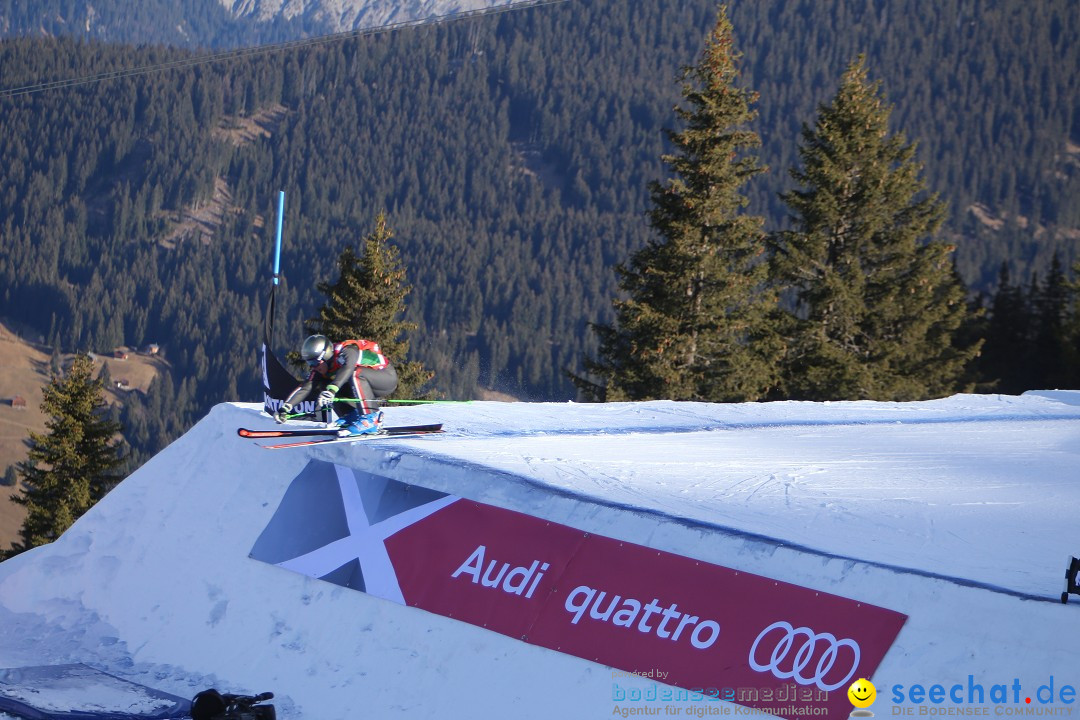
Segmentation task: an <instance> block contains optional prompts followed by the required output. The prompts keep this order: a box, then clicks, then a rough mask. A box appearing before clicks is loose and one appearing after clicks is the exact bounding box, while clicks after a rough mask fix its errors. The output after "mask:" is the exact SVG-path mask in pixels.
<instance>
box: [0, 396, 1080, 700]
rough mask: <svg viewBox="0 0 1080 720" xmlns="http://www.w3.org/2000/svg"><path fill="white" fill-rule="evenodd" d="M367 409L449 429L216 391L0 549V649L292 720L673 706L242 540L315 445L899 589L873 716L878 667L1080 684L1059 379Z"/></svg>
mask: <svg viewBox="0 0 1080 720" xmlns="http://www.w3.org/2000/svg"><path fill="white" fill-rule="evenodd" d="M387 418H388V424H412V423H423V422H432V421H442V422H444V423H445V424H446V427H447V429H448V431H449V432H448V434H446V435H442V436H429V437H423V438H416V439H395V440H375V441H363V442H359V443H353V444H333V445H330V446H326V447H321V448H318V447H314V448H305V449H290V450H277V451H267V450H263V449H260V448H259V447H258V444H257V443H256V442H253V441H250V440H243V439H240V438H238V437H237V436H236V434H235V431H236V428H237V427H238V426H246V427H271V426H272V425H273V423H272V421H271V420H269V419H268V418H266V417H265V416H262V415H260V414H259V412H258V406H255V405H249V404H226V405H219V406H217V407H215V408H214V409H213V410H212V411H211V413H210V414H209V415H208V416H207V417H206V418H205V419H203V420H202V421H201V422H200V423H198V424H197V425H196V426H195V427H194V428H193V429H192V430H191V431H190V432H188V433H187V434H186V435H185V436H184V437H182V438H181V439H179V440H178V441H177V442H175V443H174V444H172V445H171V446H170V447H168V448H167V449H166V450H164V451H163V452H162V453H160V454H159V455H158V456H157V457H155V458H154V459H153V460H151V461H150V462H149V463H147V464H146V465H145V466H144V467H143V468H142V469H140V470H139V471H138V472H136V473H135V474H134V475H132V476H131V477H130V478H128V479H127V480H125V481H124V482H123V483H122V484H121V485H120V486H119V487H118V488H116V490H114V491H113V492H112V493H110V495H109V496H108V497H106V498H105V499H104V500H103V501H102V502H101V503H99V504H98V505H97V506H96V507H95V508H94V509H93V510H92V511H91V512H90V513H88V514H87V515H86V516H85V517H83V518H82V519H81V520H80V521H79V522H78V523H76V524H75V526H74V527H72V528H71V529H70V530H69V531H68V532H67V533H65V534H64V536H63V537H61V538H60V539H59V540H58V541H56V542H54V543H53V544H51V545H49V546H45V547H42V548H38V549H36V550H34V551H31V552H28V553H25V554H23V555H21V556H18V557H16V558H14V559H12V560H9V561H7V562H5V563H3V564H0V667H16V666H28V665H45V664H57V663H71V662H84V663H86V664H88V665H90V666H92V667H96V668H99V669H101V670H104V671H107V672H110V673H113V674H115V675H118V676H121V677H126V678H128V679H131V680H133V681H136V682H140V683H143V684H146V685H149V686H151V687H156V688H158V689H161V690H164V691H167V692H171V693H174V694H176V695H180V696H182V697H190V696H192V695H193V694H194V693H195V692H197V691H198V690H201V689H204V688H206V687H210V686H215V687H218V688H219V689H221V690H223V691H230V692H252V693H254V692H260V691H264V690H272V691H273V692H274V693H275V694H276V695H277V699H276V700H275V704H276V705H277V707H278V713H279V717H282V718H304V719H307V720H335V719H337V718H341V719H342V720H344V719H345V718H355V717H367V718H390V717H408V718H436V717H438V718H462V719H465V718H469V719H473V718H502V717H515V718H550V717H556V716H563V717H566V718H592V717H610V716H612V714H613V712H617V711H620V709H628V708H630V709H633V708H640V707H646V706H651V707H655V708H661V707H664V708H665V709H667V708H672V707H677V706H679V705H680V704H679V703H671V702H667V703H664V702H656V703H651V704H650V703H644V702H639V703H625V702H621V701H616V699H617V695H615V694H613V687H614V686H615V685H618V687H619V689H620V690H625V689H628V688H637V689H639V690H640V691H641V692H647V691H648V690H649V688H652V687H655V686H654V685H653V684H652V681H649V680H644V679H638V678H626V677H621V676H618V677H615V674H614V673H613V672H612V670H611V669H610V668H607V667H604V666H601V665H597V664H594V663H591V662H587V661H585V660H581V659H578V658H575V657H571V656H567V655H563V654H560V653H556V652H552V651H549V650H545V649H542V648H538V647H534V646H530V645H528V644H525V643H523V642H520V641H518V640H514V639H511V638H509V637H505V636H503V635H499V634H496V633H493V632H489V631H486V630H482V629H479V628H477V627H474V626H472V625H468V624H465V623H462V622H459V621H456V620H452V619H449V618H445V617H441V616H438V615H434V614H431V613H427V612H424V611H422V610H417V609H412V608H405V607H402V606H400V605H396V604H394V603H390V602H387V601H385V600H382V599H379V598H375V597H372V596H370V595H366V594H364V593H361V592H356V591H353V590H349V589H347V588H343V587H339V586H336V585H332V584H329V583H326V582H323V581H319V580H314V579H311V578H307V577H304V576H302V575H299V574H295V573H292V572H289V571H286V570H283V569H281V568H278V567H274V566H272V565H268V564H265V563H262V562H259V561H257V560H253V559H251V558H249V557H248V553H249V552H250V551H251V549H252V546H253V545H254V544H255V541H256V539H257V538H258V537H259V535H260V533H262V532H263V530H264V528H266V526H267V524H268V522H269V520H270V518H271V516H272V515H273V514H274V512H275V510H276V509H277V507H278V505H279V503H280V501H281V499H282V497H283V494H284V493H285V491H286V489H287V488H288V487H289V484H290V482H291V481H292V480H293V478H294V477H296V476H297V475H298V474H299V473H300V472H301V470H302V469H303V468H304V467H305V466H306V465H307V463H308V462H309V461H310V460H311V459H320V460H325V461H329V462H333V463H336V464H338V465H343V466H347V467H351V468H356V469H359V470H363V471H367V472H370V473H373V474H376V475H380V476H384V477H388V478H392V479H394V480H399V481H402V482H405V483H409V484H413V485H418V486H422V487H426V488H430V489H433V490H438V491H441V492H447V493H451V494H453V495H458V496H461V497H464V498H468V499H471V500H476V501H479V502H482V503H486V504H488V505H494V506H498V507H502V508H506V509H510V510H516V511H519V512H523V513H526V514H528V515H532V516H536V517H539V518H542V519H546V520H550V521H552V522H557V523H560V524H563V525H567V526H570V527H573V528H577V529H580V530H584V531H587V532H589V533H594V534H599V535H604V536H608V537H612V538H616V539H619V540H624V541H628V542H632V543H636V544H639V545H645V546H648V547H650V548H655V549H657V550H664V551H667V552H671V553H675V554H679V555H685V556H688V557H691V558H694V559H698V560H703V561H707V562H710V563H714V564H716V565H721V566H725V567H728V568H733V569H736V570H740V571H746V572H751V573H755V574H758V575H763V576H766V577H768V578H772V579H775V580H780V581H785V582H788V583H792V584H795V585H801V586H804V587H807V588H811V589H813V590H819V591H827V592H829V593H832V594H835V595H840V596H843V597H847V598H852V599H855V600H858V601H861V602H866V603H871V604H874V605H879V606H881V607H885V608H889V609H891V610H896V611H899V612H902V613H904V614H906V615H908V616H909V617H908V620H907V622H906V624H905V625H904V627H903V629H902V630H901V631H900V635H899V636H898V637H897V640H896V642H895V644H894V645H893V646H892V649H891V650H890V651H889V653H888V654H887V655H886V657H885V659H884V661H883V662H882V664H881V666H880V667H879V668H878V671H877V673H876V674H875V676H874V678H873V680H874V682H875V683H876V684H877V685H878V691H879V701H878V706H877V707H875V710H877V714H878V715H879V716H880V715H882V714H889V713H890V711H892V710H895V708H890V707H889V702H888V697H889V691H888V688H891V687H893V686H894V685H897V684H902V685H904V686H905V687H910V686H911V685H912V684H922V685H924V686H929V685H932V684H935V683H940V684H944V685H945V686H946V687H948V686H949V685H950V684H952V683H965V684H966V683H967V682H968V676H972V678H973V679H974V682H976V683H981V684H982V685H984V686H985V687H986V688H987V691H989V689H990V687H991V686H992V685H994V684H998V683H1001V684H1011V683H1012V682H1013V680H1014V679H1016V680H1018V681H1019V682H1020V683H1021V685H1022V687H1023V688H1024V692H1026V693H1027V694H1028V695H1031V694H1033V693H1034V692H1035V691H1036V688H1037V687H1038V686H1040V685H1044V684H1045V683H1046V682H1047V681H1048V680H1049V678H1050V677H1051V676H1053V677H1055V678H1056V680H1055V682H1056V683H1057V687H1059V688H1060V686H1061V685H1062V684H1071V685H1072V686H1074V687H1076V686H1080V653H1078V652H1077V649H1076V632H1075V630H1076V627H1077V626H1078V622H1080V607H1078V606H1080V598H1076V599H1075V600H1076V601H1077V602H1073V603H1070V604H1069V605H1067V606H1062V605H1061V604H1060V603H1059V601H1058V596H1059V594H1060V592H1061V589H1062V581H1063V571H1064V568H1065V561H1066V559H1067V557H1068V556H1069V555H1070V554H1073V555H1076V554H1080V533H1078V532H1077V530H1078V529H1080V520H1078V517H1077V514H1078V508H1080V393H1070V392H1057V393H1054V392H1047V393H1041V394H1027V395H1025V396H1022V397H1010V396H973V395H962V396H955V397H952V398H947V399H944V400H939V401H932V402H922V403H871V402H855V403H769V404H737V405H709V404H696V403H674V402H651V403H625V404H607V405H577V404H525V403H513V404H504V403H479V402H478V403H471V404H465V405H439V406H420V407H412V408H394V409H392V410H390V411H388V412H387ZM312 522H313V523H318V522H319V518H317V517H316V518H312ZM1021 704H1023V700H1022V699H1021ZM682 705H685V706H686V707H680V708H678V709H679V710H690V709H693V708H692V707H691V706H695V707H696V708H697V709H700V708H701V705H702V704H701V703H700V702H698V703H696V704H695V703H683V704H682ZM946 705H948V703H946ZM1073 708H1074V709H1073V712H1077V711H1078V709H1076V706H1075V705H1074V706H1073ZM661 712H663V710H662V711H661ZM669 714H671V713H669Z"/></svg>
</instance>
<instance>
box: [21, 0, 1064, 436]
mask: <svg viewBox="0 0 1080 720" xmlns="http://www.w3.org/2000/svg"><path fill="white" fill-rule="evenodd" d="M730 15H731V19H732V22H733V24H734V28H735V36H736V38H737V39H738V40H739V45H740V48H741V49H742V51H743V53H744V58H743V67H744V80H745V84H746V85H748V86H749V87H752V88H754V89H755V90H757V91H759V92H760V99H759V101H758V105H757V109H758V110H759V111H760V117H759V119H758V122H757V126H756V128H755V129H756V130H757V131H758V132H759V133H760V134H761V137H762V140H763V143H764V144H763V147H762V150H761V158H762V161H763V163H764V164H766V165H768V166H770V168H771V170H770V172H769V173H767V174H765V175H764V176H762V177H761V178H760V179H759V180H758V181H756V183H755V185H753V186H752V187H751V188H749V190H750V192H751V195H752V208H751V209H752V210H754V211H756V212H760V213H762V214H764V215H765V216H766V218H767V220H768V223H769V225H770V227H771V228H772V229H777V228H781V227H784V226H785V223H786V221H787V220H786V217H785V211H784V209H783V207H782V205H780V204H779V203H778V201H777V199H776V195H777V193H778V192H779V191H781V190H783V189H788V188H789V187H790V180H789V175H788V169H789V168H790V167H791V166H792V165H793V164H794V162H795V158H796V148H797V143H798V140H799V129H800V126H801V124H802V123H812V122H813V121H814V118H815V114H816V111H817V107H818V106H819V105H820V104H821V103H824V102H826V101H828V100H829V98H830V97H831V95H832V94H833V93H834V92H835V90H836V86H837V84H838V81H839V76H840V74H841V73H842V71H843V69H844V67H845V66H846V65H847V64H848V63H849V62H850V61H851V60H852V58H854V57H855V56H856V55H857V54H858V53H866V56H867V67H868V68H869V70H870V73H871V76H872V78H874V79H879V80H881V82H882V84H883V89H884V93H885V95H886V96H887V97H888V98H889V99H890V101H891V102H892V103H893V104H894V112H893V116H892V118H893V124H894V126H895V129H897V130H901V131H903V132H904V134H905V135H906V136H907V137H908V138H909V139H910V140H914V141H917V142H918V143H919V157H920V158H921V159H922V161H923V162H924V163H925V177H926V180H927V185H928V186H929V187H930V188H931V189H932V190H934V191H936V192H939V193H941V195H942V197H943V198H944V199H946V200H947V201H948V202H949V207H950V210H949V212H950V214H949V221H948V223H947V225H946V228H945V231H944V232H945V236H946V237H947V238H949V239H951V240H952V241H954V242H955V243H956V245H957V247H958V251H957V260H958V264H959V269H960V271H961V273H962V275H963V277H964V278H965V280H966V281H967V282H968V284H969V286H970V287H971V288H972V290H973V291H982V290H987V289H989V288H990V287H991V286H992V284H993V282H994V281H995V279H996V277H997V273H998V270H999V267H1000V265H1001V263H1002V262H1005V263H1007V264H1009V266H1010V267H1011V268H1012V270H1013V275H1012V277H1013V278H1014V279H1016V278H1027V277H1028V276H1029V274H1030V273H1031V272H1032V271H1033V270H1036V269H1038V270H1042V269H1045V268H1046V267H1048V266H1049V264H1050V260H1051V258H1052V257H1053V255H1054V254H1055V253H1060V255H1061V259H1062V261H1064V262H1065V263H1071V262H1072V261H1073V260H1074V259H1075V258H1076V257H1077V247H1078V245H1080V239H1078V238H1080V233H1078V232H1077V228H1078V227H1080V203H1077V202H1076V199H1077V198H1078V197H1080V192H1078V191H1080V148H1078V146H1080V92H1078V88H1077V83H1078V82H1080V74H1078V73H1077V72H1076V68H1077V67H1080V62H1078V61H1080V57H1078V55H1080V42H1078V40H1080V32H1078V29H1080V28H1078V25H1080V17H1078V14H1077V13H1075V12H1073V11H1072V9H1071V8H1070V4H1069V3H1068V2H1067V1H1066V0H1057V1H1054V2H1050V1H1045V2H1022V1H1021V0H1002V1H1000V2H993V3H991V2H981V1H973V0H941V1H935V2H931V1H930V0H903V1H886V0H877V1H874V2H867V1H865V0H838V2H835V3H828V4H822V3H816V2H812V0H805V1H804V2H793V1H791V0H767V1H765V2H754V3H749V2H747V3H738V4H735V5H733V7H732V8H731V12H730ZM715 17H716V5H715V3H714V2H713V0H685V1H683V2H678V3H675V2H670V1H669V0H634V2H626V1H625V0H572V1H570V2H567V3H563V4H558V5H551V6H545V7H539V8H533V9H526V10H521V11H517V12H510V13H505V14H500V15H495V16H491V17H485V18H476V19H470V20H467V21H460V22H455V23H448V24H444V25H439V26H424V27H417V28H412V29H409V30H404V31H400V32H395V33H391V34H385V35H377V36H371V37H361V38H353V39H349V40H342V41H337V42H332V43H328V44H321V45H315V46H311V47H302V48H297V49H293V50H290V51H287V52H284V51H281V52H273V53H267V54H263V55H245V56H238V57H235V58H232V59H230V60H227V61H221V62H214V63H206V64H199V65H194V66H190V67H183V68H179V69H172V70H163V71H159V72H151V73H146V74H142V75H139V76H135V77H129V78H124V79H118V80H107V81H102V82H97V83H88V84H82V85H78V86H76V87H70V88H67V89H62V90H52V91H45V92H39V93H34V94H29V95H20V96H14V97H12V96H0V105H2V110H0V132H2V136H3V137H4V138H5V142H4V143H3V144H2V145H0V223H2V224H0V283H2V286H3V289H2V290H0V302H2V305H0V316H5V317H10V318H12V319H14V320H17V321H18V322H20V323H23V324H26V325H29V326H32V327H34V328H36V329H37V331H38V332H39V333H40V335H41V336H43V337H44V338H45V339H46V340H47V341H48V342H50V343H53V344H57V345H60V346H62V347H63V349H65V350H68V351H70V350H75V349H89V350H98V351H101V350H108V349H110V348H112V347H114V346H117V345H143V344H145V343H150V342H153V343H158V344H160V345H161V347H162V350H163V352H164V354H165V356H166V357H167V358H168V360H169V361H170V362H171V364H172V368H173V374H172V375H171V376H168V377H165V378H163V379H162V381H161V382H159V383H157V384H156V385H155V387H154V388H152V389H151V392H150V393H149V395H148V396H147V397H146V398H144V399H143V400H142V401H141V402H139V401H136V402H133V403H130V404H129V407H128V408H127V409H126V413H127V415H128V417H126V418H125V422H126V423H127V425H128V428H129V440H131V441H132V442H133V444H134V445H136V446H137V447H140V448H145V449H147V451H151V450H153V449H154V448H155V447H157V446H160V445H161V444H162V443H163V442H165V441H166V440H167V439H169V438H170V437H172V436H174V435H175V434H176V433H177V432H179V431H180V430H182V429H183V428H184V427H186V426H187V425H188V424H190V422H192V421H193V420H194V419H196V418H197V417H199V416H200V415H201V414H202V413H204V412H205V411H206V410H207V409H208V408H209V407H210V406H211V405H212V404H213V403H216V402H219V401H222V400H234V399H245V400H251V399H256V398H258V397H259V392H258V387H259V375H258V371H257V355H256V346H257V343H258V337H259V332H258V328H259V325H260V322H261V320H262V314H263V306H264V303H265V299H266V292H267V290H268V287H269V275H270V269H271V263H272V257H271V255H272V244H273V227H274V219H275V218H274V213H275V207H276V196H277V192H278V190H284V191H285V192H286V198H287V199H286V214H285V218H284V221H285V222H284V232H285V247H284V255H283V258H282V268H283V273H284V285H283V288H282V292H280V293H279V317H278V328H279V332H278V338H277V345H278V347H277V350H278V351H279V353H283V352H284V351H285V350H286V349H288V348H289V347H295V345H296V344H297V343H298V342H299V340H300V339H301V335H302V325H301V323H302V321H303V319H305V318H309V317H312V316H313V315H314V314H315V312H316V310H317V308H318V306H319V304H320V302H321V300H322V298H321V297H320V296H319V294H318V293H317V291H316V285H317V283H319V282H320V281H327V280H329V281H333V280H334V279H335V278H334V275H335V273H336V261H337V258H338V255H339V254H340V252H341V250H342V249H343V248H344V247H345V246H347V245H350V244H351V245H353V246H356V245H357V244H358V243H359V240H360V238H361V237H362V236H363V235H365V234H366V233H368V232H370V231H371V229H372V227H373V224H374V218H375V216H376V215H377V213H379V212H380V211H383V210H385V211H386V212H387V214H388V219H389V223H390V225H391V226H392V228H393V229H394V231H395V233H396V238H395V239H396V241H397V243H398V245H399V247H400V248H401V251H402V257H403V259H404V260H405V262H406V263H407V265H408V270H409V281H410V282H411V283H412V285H413V287H414V290H413V293H412V295H411V296H410V299H409V304H410V308H409V315H410V318H409V319H411V320H413V321H415V322H417V323H418V324H419V329H418V330H417V331H416V333H415V334H414V335H413V337H412V355H411V358H412V359H416V360H421V361H422V362H424V364H425V365H426V366H427V367H429V368H430V369H432V370H434V371H435V372H436V373H437V374H436V379H435V386H436V388H437V389H439V390H440V391H442V392H444V393H445V394H447V395H448V396H451V397H459V398H466V397H473V396H475V394H476V392H477V390H478V388H481V387H489V388H496V389H499V390H503V391H506V392H509V393H512V394H514V395H516V396H519V397H527V398H542V399H567V398H571V397H573V388H572V385H571V383H570V382H569V381H568V380H567V378H566V377H565V375H564V369H566V368H577V367H579V363H580V361H581V358H582V355H583V354H584V353H585V352H591V351H593V350H595V338H594V337H593V336H592V334H591V333H590V332H589V330H588V323H590V322H594V321H609V320H610V318H611V299H612V297H613V296H614V295H615V293H616V282H615V280H616V278H615V273H614V272H613V267H614V265H615V264H616V263H618V262H621V261H623V260H625V259H626V258H627V256H628V254H629V253H630V252H631V251H632V250H633V249H635V248H638V247H640V246H641V245H642V244H643V243H644V242H645V241H646V239H647V238H648V237H649V230H648V228H647V225H646V221H645V216H644V213H645V211H646V209H647V198H648V191H647V186H648V182H649V181H651V180H659V179H662V178H663V176H664V173H665V170H664V166H663V164H662V163H661V160H660V157H661V155H662V154H663V153H664V152H665V149H666V148H665V140H664V138H665V135H664V129H665V128H671V127H674V126H675V123H676V118H675V114H674V112H673V107H674V106H675V105H676V104H677V103H678V102H679V101H680V98H681V95H680V87H679V81H678V78H679V70H680V68H681V67H682V66H684V65H688V64H692V63H695V62H696V61H697V60H698V53H699V51H700V49H701V47H702V44H703V41H704V38H705V35H706V33H707V32H708V31H709V29H710V28H711V27H712V24H713V22H714V21H715ZM185 52H186V51H180V50H175V49H162V48H158V47H132V46H119V45H101V44H93V43H89V44H88V43H85V42H82V41H75V40H71V39H38V38H35V39H28V38H21V39H11V40H7V41H5V42H3V43H2V44H0V68H3V87H4V88H10V87H21V86H24V85H28V84H32V83H36V82H42V81H50V80H55V79H57V78H58V77H70V76H71V73H72V69H74V72H75V73H76V74H77V75H78V76H90V75H95V74H98V73H104V72H109V71H113V70H116V69H118V68H131V67H143V66H150V65H156V64H162V63H169V62H173V61H180V60H183V59H184V58H187V57H190V56H189V55H187V54H185ZM193 210H198V211H199V212H200V213H202V214H203V215H204V216H206V217H205V218H204V220H205V222H203V223H202V224H198V225H196V224H191V225H190V227H189V225H185V222H184V221H185V218H186V217H187V213H189V212H190V211H193ZM207 218H208V219H207ZM193 228H197V229H193Z"/></svg>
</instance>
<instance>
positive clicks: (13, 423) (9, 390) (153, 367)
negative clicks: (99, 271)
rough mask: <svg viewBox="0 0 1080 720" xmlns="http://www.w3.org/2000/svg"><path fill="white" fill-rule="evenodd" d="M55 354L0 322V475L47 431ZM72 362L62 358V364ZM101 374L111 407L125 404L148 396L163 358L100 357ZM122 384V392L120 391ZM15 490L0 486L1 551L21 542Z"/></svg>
mask: <svg viewBox="0 0 1080 720" xmlns="http://www.w3.org/2000/svg"><path fill="white" fill-rule="evenodd" d="M51 359H52V349H51V348H49V347H47V346H45V345H42V344H40V343H36V342H32V341H31V340H28V339H26V338H24V337H20V335H19V334H18V333H16V332H14V331H13V330H12V329H10V328H9V327H8V326H7V325H5V324H2V323H0V476H2V475H3V473H4V472H5V471H6V470H7V468H8V467H10V466H12V465H14V464H15V463H18V462H22V461H23V460H25V459H26V454H27V446H26V440H27V439H28V438H29V436H30V433H31V432H36V433H42V432H45V431H46V427H45V422H46V420H47V418H46V416H45V415H43V414H42V412H41V409H40V407H41V400H42V394H41V391H42V388H43V387H45V385H47V384H48V383H49V378H50V376H51V369H50V365H51ZM68 360H70V356H69V357H64V358H62V359H61V362H66V361H68ZM95 365H96V368H97V372H99V373H100V372H101V368H102V366H107V367H108V372H109V375H110V377H111V378H112V380H113V384H112V385H111V386H110V387H109V388H108V390H107V392H106V394H105V400H106V402H107V403H109V404H110V405H113V404H122V403H124V402H125V401H126V400H128V399H129V398H130V397H131V393H136V392H139V393H145V392H146V391H147V389H148V388H149V387H150V383H151V382H152V381H153V379H154V378H155V377H156V376H157V374H158V373H159V372H160V371H161V370H162V369H163V368H164V367H165V362H164V360H162V359H160V358H155V357H150V356H146V355H139V354H137V353H134V352H131V353H129V354H128V356H127V358H126V359H119V358H113V357H100V356H99V357H96V358H95ZM117 383H121V384H122V385H123V387H117ZM16 397H19V398H22V399H23V400H25V401H26V405H25V407H17V406H14V405H13V404H12V401H13V399H14V398H16ZM16 491H17V488H12V487H8V486H0V549H6V548H7V547H8V546H9V545H10V544H11V542H12V541H13V540H15V539H17V538H18V533H19V528H20V526H21V525H22V519H23V516H24V514H25V511H24V510H23V508H22V507H20V506H18V505H16V504H15V503H13V502H11V495H12V494H13V493H14V492H16Z"/></svg>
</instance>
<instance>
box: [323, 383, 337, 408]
mask: <svg viewBox="0 0 1080 720" xmlns="http://www.w3.org/2000/svg"><path fill="white" fill-rule="evenodd" d="M337 391H338V386H337V385H327V386H326V389H325V390H323V391H322V392H321V393H319V407H321V408H325V407H330V406H331V405H333V404H334V396H335V395H337Z"/></svg>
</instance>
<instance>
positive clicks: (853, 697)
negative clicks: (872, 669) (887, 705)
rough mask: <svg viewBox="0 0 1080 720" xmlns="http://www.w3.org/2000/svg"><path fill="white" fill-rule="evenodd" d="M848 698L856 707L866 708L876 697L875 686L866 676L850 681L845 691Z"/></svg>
mask: <svg viewBox="0 0 1080 720" xmlns="http://www.w3.org/2000/svg"><path fill="white" fill-rule="evenodd" d="M847 696H848V700H850V701H851V704H852V705H854V706H855V707H857V708H867V707H870V706H871V705H873V704H874V700H876V699H877V688H875V687H874V683H872V682H870V681H869V680H867V679H866V678H859V679H858V680H856V681H855V682H853V683H851V687H849V688H848V691H847Z"/></svg>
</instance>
